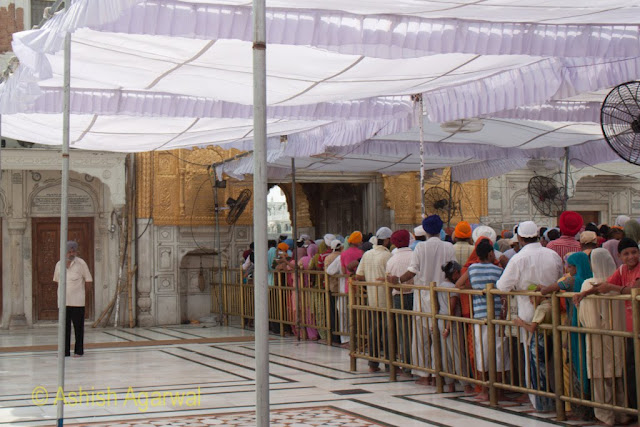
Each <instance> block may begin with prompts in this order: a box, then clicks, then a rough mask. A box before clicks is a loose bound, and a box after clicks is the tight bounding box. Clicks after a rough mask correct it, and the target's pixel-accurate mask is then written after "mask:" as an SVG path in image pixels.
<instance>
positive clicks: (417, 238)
mask: <svg viewBox="0 0 640 427" xmlns="http://www.w3.org/2000/svg"><path fill="white" fill-rule="evenodd" d="M416 240H420V241H421V242H424V241H426V240H427V236H416Z"/></svg>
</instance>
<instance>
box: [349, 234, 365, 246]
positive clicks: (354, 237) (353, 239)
mask: <svg viewBox="0 0 640 427" xmlns="http://www.w3.org/2000/svg"><path fill="white" fill-rule="evenodd" d="M347 242H349V244H350V245H359V244H360V243H362V233H361V232H359V231H354V232H353V233H351V235H350V236H349V238H348V239H347Z"/></svg>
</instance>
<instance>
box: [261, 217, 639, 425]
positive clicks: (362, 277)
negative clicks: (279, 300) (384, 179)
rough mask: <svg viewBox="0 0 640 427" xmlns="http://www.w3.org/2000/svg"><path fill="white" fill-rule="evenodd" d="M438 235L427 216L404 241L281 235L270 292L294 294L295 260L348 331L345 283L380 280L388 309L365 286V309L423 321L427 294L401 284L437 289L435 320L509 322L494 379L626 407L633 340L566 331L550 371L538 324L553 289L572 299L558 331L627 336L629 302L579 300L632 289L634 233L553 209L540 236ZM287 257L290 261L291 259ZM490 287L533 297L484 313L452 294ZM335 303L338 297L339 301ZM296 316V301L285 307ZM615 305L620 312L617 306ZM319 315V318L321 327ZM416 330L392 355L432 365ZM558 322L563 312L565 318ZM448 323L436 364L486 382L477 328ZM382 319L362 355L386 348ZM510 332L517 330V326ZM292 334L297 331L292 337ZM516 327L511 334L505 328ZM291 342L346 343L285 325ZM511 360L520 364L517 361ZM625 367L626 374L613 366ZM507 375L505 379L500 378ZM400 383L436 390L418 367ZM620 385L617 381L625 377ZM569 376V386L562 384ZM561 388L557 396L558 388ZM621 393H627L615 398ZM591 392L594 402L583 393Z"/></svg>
mask: <svg viewBox="0 0 640 427" xmlns="http://www.w3.org/2000/svg"><path fill="white" fill-rule="evenodd" d="M447 231H448V233H447V232H445V230H444V229H443V221H442V219H441V218H440V217H439V216H437V215H430V216H428V217H426V218H424V220H423V221H422V224H420V225H419V226H417V227H416V228H415V229H414V230H413V233H410V232H409V231H408V230H404V229H400V230H396V231H392V230H391V229H389V228H388V227H381V228H380V229H378V230H377V231H376V233H375V234H369V235H363V233H362V232H360V231H354V232H352V233H351V234H350V235H349V236H347V238H343V237H342V236H339V235H333V234H326V235H324V236H323V238H322V239H318V240H315V241H314V240H312V239H311V238H310V236H307V235H303V236H301V237H300V239H298V241H297V242H294V241H293V240H291V239H287V236H281V238H280V241H279V242H276V241H273V242H270V243H269V247H270V248H269V253H268V263H269V265H268V267H269V272H270V274H269V284H270V285H273V284H282V285H286V286H294V283H293V282H294V281H293V275H292V274H291V273H292V272H293V271H294V268H295V262H296V261H295V260H296V259H297V262H298V267H299V268H300V269H301V270H305V271H309V270H318V271H324V272H326V273H327V274H328V275H329V277H330V279H329V281H328V283H329V286H330V288H331V293H332V295H333V294H337V295H336V296H332V298H331V309H330V310H331V321H332V322H333V324H332V325H331V329H332V330H348V329H349V325H348V322H349V317H348V300H347V298H346V297H345V296H344V294H346V293H348V292H349V286H348V280H357V281H364V282H367V283H373V282H384V281H387V282H388V283H389V284H391V285H392V286H393V285H394V284H395V285H396V286H397V287H394V288H393V291H392V301H387V300H386V293H385V292H384V288H383V287H379V286H368V287H367V288H368V289H367V304H368V305H369V306H371V307H378V308H384V307H387V305H390V306H392V307H393V308H396V309H401V310H409V311H418V312H423V313H431V310H432V303H431V293H430V292H429V291H427V290H424V288H422V289H420V290H418V289H416V290H412V289H411V285H417V286H421V287H426V286H429V284H430V283H432V282H435V283H436V284H437V286H438V287H440V288H449V289H450V291H448V292H439V293H438V301H436V304H435V306H436V308H437V310H438V313H439V314H443V315H451V316H460V317H468V318H473V319H478V320H483V319H486V318H487V314H488V313H487V311H488V309H489V307H493V310H494V312H493V313H492V314H493V317H494V318H496V319H500V318H501V319H507V320H512V321H513V323H514V324H515V325H516V326H515V327H502V330H499V327H498V326H497V325H496V326H495V331H494V332H495V333H494V334H493V335H494V336H495V347H496V348H495V352H494V354H495V355H496V367H497V372H498V379H497V380H498V381H501V380H502V378H500V376H501V375H505V376H508V375H512V376H514V377H518V378H521V377H523V378H524V383H525V384H526V386H527V388H530V389H531V388H532V389H536V388H537V389H539V390H546V391H551V390H553V387H555V383H554V379H553V375H554V374H555V375H563V377H564V379H565V381H564V384H565V388H566V387H568V385H569V384H570V385H571V386H572V387H573V390H570V391H569V393H571V395H572V396H575V397H579V398H581V399H584V400H592V401H595V402H599V403H606V404H614V405H617V406H623V407H626V406H629V407H635V402H636V397H635V393H636V390H635V384H636V382H635V367H634V366H633V361H634V347H633V340H632V339H626V340H625V339H624V338H619V337H615V336H606V335H594V336H593V337H591V336H589V337H587V335H586V334H583V333H574V332H571V333H569V334H567V340H566V341H567V342H566V343H564V344H563V366H562V367H553V366H552V363H553V360H552V359H553V358H552V356H551V355H552V354H553V353H552V351H551V348H552V343H551V339H550V334H549V333H548V331H547V332H545V331H544V328H543V330H542V331H541V329H540V325H544V324H549V323H550V322H551V304H550V299H549V295H550V294H551V293H553V292H565V291H568V292H574V293H575V296H574V297H573V298H571V299H568V298H564V299H563V300H567V303H566V304H565V305H564V308H563V312H564V313H566V325H570V326H574V327H586V328H593V329H601V330H620V331H624V330H626V331H632V330H633V328H632V327H633V323H632V314H631V313H632V312H631V305H630V303H629V302H619V301H618V302H614V303H613V304H610V303H609V302H605V301H603V300H593V299H587V300H585V299H584V298H585V297H586V296H588V295H591V294H601V295H603V294H607V295H610V294H629V293H630V290H631V288H633V287H640V250H639V248H638V240H640V224H639V223H638V222H637V221H635V220H632V219H630V218H628V217H625V216H620V217H618V218H617V219H616V222H615V224H614V225H613V226H611V227H609V226H608V225H605V224H602V225H600V226H598V225H596V224H593V223H590V224H586V225H585V224H584V223H583V219H582V217H581V216H580V215H579V214H578V213H576V212H571V211H566V212H563V213H562V214H561V215H560V217H559V220H558V227H554V228H546V227H542V228H541V227H538V226H537V225H536V224H535V223H534V222H533V221H524V222H521V223H519V224H518V225H517V226H516V227H514V229H513V230H503V231H502V232H501V233H500V234H499V235H498V233H496V231H495V230H494V229H493V228H491V227H488V226H484V225H479V226H475V227H474V226H472V225H471V224H469V223H467V222H465V221H461V222H460V223H458V224H457V225H456V227H455V228H452V229H448V230H447ZM293 251H296V252H297V256H294V252H293ZM303 277H304V279H303V280H302V283H300V286H303V287H323V286H324V280H319V279H317V277H320V276H311V275H309V276H303ZM489 283H491V284H495V288H497V289H498V290H501V291H540V294H541V296H538V297H535V298H534V297H529V296H524V295H517V296H510V297H505V296H502V297H500V296H497V295H494V298H493V304H491V305H490V304H488V302H487V297H486V295H475V294H474V295H473V296H472V297H471V298H469V297H468V295H465V297H462V295H461V294H459V293H456V292H455V290H454V289H475V290H484V289H486V288H487V285H488V284H489ZM340 294H341V295H340ZM288 303H289V306H290V310H295V308H294V307H295V301H289V302H288ZM622 305H626V307H624V309H623V308H622ZM306 310H307V311H306V312H305V313H301V315H302V317H304V319H305V324H307V325H314V324H315V323H314V322H316V321H317V322H318V324H324V323H323V322H324V315H325V313H326V310H325V309H324V307H320V306H318V307H316V306H315V303H312V304H310V305H309V304H308V305H307V307H306ZM321 317H322V318H321ZM413 317H415V319H416V320H415V321H414V322H409V326H408V327H403V328H400V329H399V331H398V335H397V340H396V341H397V350H396V353H397V354H398V355H399V357H400V358H401V360H402V362H404V363H405V364H407V365H412V366H417V367H423V368H424V367H433V359H434V354H433V351H434V348H433V346H432V343H431V331H432V328H433V325H431V323H430V322H431V318H429V317H427V316H413ZM563 317H564V314H563ZM453 323H454V322H449V321H443V320H439V321H438V329H439V331H440V339H441V340H442V342H441V345H440V348H441V351H442V354H441V357H442V360H443V364H446V366H448V367H450V368H449V372H451V373H454V374H457V375H459V376H464V375H465V373H468V372H473V376H474V377H475V378H479V379H482V378H486V375H487V371H488V360H489V353H488V346H489V343H488V338H487V337H488V330H487V326H486V325H481V324H474V325H473V328H468V329H469V330H468V332H469V335H468V336H467V337H464V336H463V335H466V333H467V332H465V331H464V330H461V329H460V327H459V326H457V327H456V325H454V324H453ZM387 326H388V325H387V324H386V319H384V318H382V317H376V316H374V317H373V318H372V320H371V322H369V331H367V332H368V337H369V338H368V341H369V342H368V346H369V348H370V351H371V354H370V356H372V357H374V358H375V357H378V356H379V354H380V352H381V351H383V349H384V348H386V345H385V344H384V343H382V342H377V341H380V340H383V339H384V337H385V336H386V333H384V330H385V329H386V328H387ZM518 328H519V329H520V330H519V331H518V330H517V329H518ZM301 329H302V328H301ZM514 329H515V330H516V332H515V333H514V332H513V330H514ZM288 332H290V333H292V334H301V333H304V336H305V337H306V338H308V339H324V340H327V342H328V343H332V344H337V345H342V346H344V347H346V346H347V345H348V336H344V335H343V336H337V335H334V336H332V337H325V336H322V332H324V331H323V330H320V329H314V328H312V327H307V328H306V330H305V331H299V330H295V328H292V329H291V330H290V331H288ZM518 355H524V357H519V356H518ZM624 360H626V361H627V362H626V365H625V363H623V361H624ZM369 369H370V371H371V372H377V371H379V370H380V366H379V364H378V363H377V362H375V361H370V362H369ZM510 370H514V371H515V372H510ZM401 374H402V375H407V376H417V377H418V378H417V381H416V382H417V383H418V384H423V385H432V384H434V378H432V377H431V376H430V375H428V374H426V373H425V370H422V369H415V370H413V371H410V370H408V369H403V370H401ZM624 376H626V378H624ZM567 378H569V381H566V379H567ZM445 383H446V388H447V390H448V391H454V390H455V389H456V383H455V382H454V381H453V379H452V378H445ZM460 386H461V387H462V388H463V389H464V391H466V392H469V393H472V392H475V393H477V395H476V398H477V399H478V400H487V399H488V398H489V396H488V393H487V390H482V389H477V388H476V389H474V387H472V386H471V385H470V384H468V383H465V382H461V383H460ZM565 391H566V390H565ZM624 391H626V395H625V393H624ZM592 394H593V396H592ZM529 400H530V402H531V404H532V406H533V408H534V409H535V410H536V411H541V412H546V411H552V410H554V409H555V400H554V399H551V398H548V397H544V396H540V395H535V394H531V395H530V396H529ZM570 410H571V413H572V415H573V416H576V417H579V418H581V419H585V420H589V419H593V417H594V416H595V417H596V418H597V419H598V420H599V421H600V422H602V423H604V424H606V425H614V424H615V423H617V422H626V421H628V417H627V416H626V415H624V414H620V413H614V412H612V411H610V410H607V409H600V408H597V409H595V410H594V409H593V408H591V407H588V406H583V405H579V404H573V403H572V404H571V406H570Z"/></svg>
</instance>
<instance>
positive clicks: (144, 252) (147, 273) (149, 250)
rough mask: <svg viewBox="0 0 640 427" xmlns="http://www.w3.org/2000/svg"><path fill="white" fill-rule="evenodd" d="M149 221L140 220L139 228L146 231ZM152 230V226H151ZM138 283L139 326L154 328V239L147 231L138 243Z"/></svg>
mask: <svg viewBox="0 0 640 427" xmlns="http://www.w3.org/2000/svg"><path fill="white" fill-rule="evenodd" d="M147 221H148V220H147V219H139V220H138V228H139V229H140V230H144V228H145V227H146V226H147ZM149 227H150V228H151V229H152V225H149ZM138 254H139V258H138V282H137V291H138V292H137V296H136V297H137V298H136V303H137V306H138V316H137V317H138V326H142V327H149V326H154V324H155V321H154V319H153V315H152V314H151V291H152V287H153V283H154V280H155V274H154V263H153V260H154V253H153V239H152V238H151V231H150V230H147V232H146V233H144V234H143V235H142V236H141V237H140V240H139V241H138Z"/></svg>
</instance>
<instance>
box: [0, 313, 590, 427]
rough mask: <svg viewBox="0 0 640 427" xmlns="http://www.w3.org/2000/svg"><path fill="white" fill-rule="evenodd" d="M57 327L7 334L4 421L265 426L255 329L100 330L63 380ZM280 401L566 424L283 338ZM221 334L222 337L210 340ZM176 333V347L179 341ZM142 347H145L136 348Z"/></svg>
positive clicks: (431, 419) (351, 416)
mask: <svg viewBox="0 0 640 427" xmlns="http://www.w3.org/2000/svg"><path fill="white" fill-rule="evenodd" d="M56 333H57V330H56V329H55V328H54V327H40V328H33V329H30V330H20V331H0V378H1V379H2V380H1V381H0V426H40V425H55V419H56V407H55V401H56V399H63V398H64V399H66V401H67V405H66V406H65V425H73V426H84V425H91V426H119V427H133V426H135V427H143V426H144V427H152V426H153V427H155V426H192V427H195V426H208V425H229V426H251V425H255V413H254V409H255V368H254V366H255V347H254V343H253V336H252V332H251V331H247V330H242V329H240V328H236V327H204V326H203V325H199V326H195V325H179V326H171V327H155V328H134V329H125V328H123V329H88V330H87V331H86V338H85V340H86V342H87V343H89V344H92V343H93V344H96V345H98V344H109V346H107V347H102V348H91V346H90V345H88V346H87V350H86V352H85V356H84V357H82V358H68V359H66V361H67V362H66V364H65V366H66V368H65V369H66V375H65V378H66V382H65V389H64V396H63V395H62V394H61V393H60V392H58V393H57V392H56V389H57V385H56V384H57V381H56V378H57V356H56V352H55V351H54V350H53V349H49V350H48V349H46V348H45V349H43V347H42V346H43V345H44V346H47V345H54V344H55V343H56V342H57V337H56ZM271 338H272V340H271V342H270V405H271V423H272V425H274V426H422V425H424V426H465V427H466V426H469V427H485V426H492V425H501V426H517V427H533V426H553V425H581V426H583V425H588V424H585V423H578V422H569V423H560V422H557V421H555V420H554V419H553V418H552V415H549V414H546V415H542V416H540V415H536V414H535V413H533V412H532V411H531V407H530V406H528V405H525V404H517V403H512V402H504V403H503V405H502V407H501V408H499V409H492V408H489V407H488V406H487V405H485V404H482V403H478V402H475V401H473V400H472V399H470V398H469V397H468V396H465V395H464V394H463V393H446V394H436V393H435V389H434V388H433V387H426V386H419V385H416V384H415V383H414V382H413V381H411V380H408V379H405V380H403V381H399V382H393V383H392V382H389V379H388V375H386V374H384V373H375V374H371V373H369V372H368V370H367V366H366V362H365V361H359V362H358V370H357V371H356V372H350V371H349V356H348V351H347V350H344V349H341V348H338V347H329V346H326V345H322V344H319V343H316V342H306V341H302V342H299V341H297V340H296V339H295V338H280V337H277V336H272V337H271ZM203 339H209V340H212V341H213V342H202V340H203ZM169 340H171V341H170V342H171V344H167V342H169ZM136 344H140V345H136Z"/></svg>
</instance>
